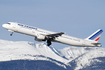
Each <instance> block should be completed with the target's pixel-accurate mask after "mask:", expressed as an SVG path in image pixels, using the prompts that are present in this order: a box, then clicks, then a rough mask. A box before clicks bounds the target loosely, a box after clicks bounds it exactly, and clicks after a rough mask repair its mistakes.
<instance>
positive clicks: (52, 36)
mask: <svg viewBox="0 0 105 70" xmlns="http://www.w3.org/2000/svg"><path fill="white" fill-rule="evenodd" d="M62 34H64V32H60V33H55V34H49V35H46V38H48V39H49V38H50V39H51V38H52V39H55V38H56V37H59V36H61V35H62Z"/></svg>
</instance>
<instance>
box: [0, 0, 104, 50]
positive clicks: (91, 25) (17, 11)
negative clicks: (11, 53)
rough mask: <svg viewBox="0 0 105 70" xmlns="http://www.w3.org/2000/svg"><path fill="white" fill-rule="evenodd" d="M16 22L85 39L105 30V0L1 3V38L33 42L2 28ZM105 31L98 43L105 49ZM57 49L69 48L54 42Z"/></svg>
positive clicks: (15, 0)
mask: <svg viewBox="0 0 105 70" xmlns="http://www.w3.org/2000/svg"><path fill="white" fill-rule="evenodd" d="M10 21H12V22H19V23H23V24H27V25H31V26H35V27H39V28H42V29H47V30H51V31H55V32H66V34H68V35H71V36H75V37H79V38H86V37H88V36H89V35H90V34H92V33H93V32H95V31H96V30H98V29H99V28H100V29H103V30H105V0H1V1H0V25H1V26H0V31H1V34H0V39H4V40H11V41H30V42H35V43H40V42H36V41H34V37H31V36H27V35H23V34H19V33H14V34H13V36H12V37H10V35H9V34H10V32H8V31H7V30H5V29H4V28H2V24H4V23H7V22H10ZM104 36H105V32H103V34H102V36H101V38H100V40H99V42H101V43H102V45H103V46H102V47H103V48H105V43H104ZM53 46H54V47H56V48H57V49H62V48H64V47H69V45H63V44H59V43H53Z"/></svg>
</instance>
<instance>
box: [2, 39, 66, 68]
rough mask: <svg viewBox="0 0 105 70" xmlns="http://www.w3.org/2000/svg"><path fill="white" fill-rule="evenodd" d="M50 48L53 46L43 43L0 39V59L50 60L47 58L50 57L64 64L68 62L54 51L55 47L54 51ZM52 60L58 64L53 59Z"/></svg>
mask: <svg viewBox="0 0 105 70" xmlns="http://www.w3.org/2000/svg"><path fill="white" fill-rule="evenodd" d="M52 49H53V48H50V47H48V46H46V45H45V44H43V43H42V44H36V45H34V43H29V42H24V41H20V42H13V41H5V40H0V61H10V60H19V59H29V60H47V61H51V60H50V59H49V58H51V59H54V60H56V61H59V62H62V63H64V64H67V63H68V60H67V59H64V58H62V57H61V56H60V55H58V54H56V53H55V51H56V50H55V49H54V51H53V50H52ZM56 52H57V51H56ZM52 62H54V63H56V64H58V65H60V64H59V63H57V62H55V61H52ZM61 66H62V65H61Z"/></svg>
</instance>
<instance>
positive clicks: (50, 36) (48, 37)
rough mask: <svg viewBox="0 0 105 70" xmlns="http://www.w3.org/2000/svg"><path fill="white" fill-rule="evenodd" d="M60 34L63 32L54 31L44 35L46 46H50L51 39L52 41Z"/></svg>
mask: <svg viewBox="0 0 105 70" xmlns="http://www.w3.org/2000/svg"><path fill="white" fill-rule="evenodd" d="M62 34H64V33H63V32H61V33H55V34H49V35H46V40H47V46H50V45H51V41H53V40H54V39H55V38H56V37H59V36H61V35H62Z"/></svg>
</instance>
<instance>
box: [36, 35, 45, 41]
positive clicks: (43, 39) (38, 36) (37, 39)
mask: <svg viewBox="0 0 105 70" xmlns="http://www.w3.org/2000/svg"><path fill="white" fill-rule="evenodd" d="M45 38H46V37H45V36H43V35H37V36H36V37H35V40H36V41H45Z"/></svg>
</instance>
